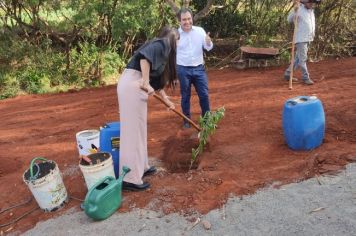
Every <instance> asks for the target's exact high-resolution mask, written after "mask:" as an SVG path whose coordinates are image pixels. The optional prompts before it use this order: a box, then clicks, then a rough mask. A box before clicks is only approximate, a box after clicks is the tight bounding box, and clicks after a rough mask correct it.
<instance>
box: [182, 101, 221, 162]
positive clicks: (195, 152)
mask: <svg viewBox="0 0 356 236" xmlns="http://www.w3.org/2000/svg"><path fill="white" fill-rule="evenodd" d="M224 115H225V108H224V107H220V108H219V109H217V110H216V111H213V112H211V111H208V112H206V113H205V115H204V116H203V117H200V118H199V126H200V128H201V131H200V135H199V145H198V147H197V148H192V159H191V161H190V168H189V169H191V168H192V165H193V163H194V162H195V160H196V159H197V157H198V156H199V154H201V153H202V152H203V151H204V147H205V146H206V144H207V143H208V138H209V135H211V134H213V133H214V132H215V130H216V127H217V124H218V123H219V121H220V120H221V118H223V117H224Z"/></svg>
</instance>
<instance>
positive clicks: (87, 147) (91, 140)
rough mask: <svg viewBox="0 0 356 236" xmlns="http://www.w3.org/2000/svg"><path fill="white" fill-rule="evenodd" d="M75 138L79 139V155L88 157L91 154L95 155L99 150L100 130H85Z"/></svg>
mask: <svg viewBox="0 0 356 236" xmlns="http://www.w3.org/2000/svg"><path fill="white" fill-rule="evenodd" d="M75 136H76V138H77V147H78V151H79V155H84V156H87V155H89V154H91V153H95V152H96V151H97V149H98V148H99V137H100V131H99V130H95V129H92V130H83V131H80V132H78V133H77V134H76V135H75Z"/></svg>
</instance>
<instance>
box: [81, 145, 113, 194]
mask: <svg viewBox="0 0 356 236" xmlns="http://www.w3.org/2000/svg"><path fill="white" fill-rule="evenodd" d="M88 158H89V159H91V160H94V159H97V158H100V159H105V160H104V161H101V162H100V163H97V164H92V165H89V164H88V165H87V164H86V165H84V162H83V160H81V161H80V162H79V168H80V170H81V171H82V173H83V176H84V180H85V183H86V185H87V188H88V190H89V189H90V188H91V187H92V186H93V185H94V184H96V183H98V182H99V181H100V180H102V179H103V178H105V177H106V176H112V177H114V178H115V172H114V165H113V160H112V156H111V154H110V153H109V152H98V153H93V154H90V155H88Z"/></svg>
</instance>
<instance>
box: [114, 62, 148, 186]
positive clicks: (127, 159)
mask: <svg viewBox="0 0 356 236" xmlns="http://www.w3.org/2000/svg"><path fill="white" fill-rule="evenodd" d="M141 81H142V74H141V72H140V71H136V70H133V69H125V70H124V72H123V73H122V75H121V76H120V79H119V82H118V86H117V93H118V99H119V108H120V109H119V111H120V171H122V167H123V166H127V167H129V168H130V169H131V171H130V172H129V173H128V174H127V175H126V176H125V178H124V181H126V182H129V183H133V184H142V183H143V182H142V176H143V173H144V171H145V170H147V169H148V168H149V165H148V153H147V99H148V94H147V93H146V92H145V91H142V90H141V89H140V84H141Z"/></svg>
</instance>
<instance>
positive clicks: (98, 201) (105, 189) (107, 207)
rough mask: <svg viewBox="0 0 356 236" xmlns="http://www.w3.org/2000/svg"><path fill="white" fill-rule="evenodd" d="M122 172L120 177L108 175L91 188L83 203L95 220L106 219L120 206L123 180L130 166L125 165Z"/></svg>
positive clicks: (88, 214)
mask: <svg viewBox="0 0 356 236" xmlns="http://www.w3.org/2000/svg"><path fill="white" fill-rule="evenodd" d="M122 172H123V173H122V174H121V175H120V176H119V178H118V179H115V178H114V177H112V176H107V177H105V178H104V179H102V180H101V181H100V182H98V183H96V184H95V185H93V186H92V187H91V188H90V190H89V192H88V193H87V195H86V196H85V200H84V204H83V207H84V211H85V214H87V216H89V217H90V218H92V219H94V220H105V219H106V218H108V217H109V216H111V215H112V214H113V213H114V212H115V211H116V210H117V209H118V208H119V207H120V205H121V199H122V196H121V193H122V181H123V179H124V176H125V175H126V174H127V173H128V172H130V168H128V167H126V166H124V167H123V168H122Z"/></svg>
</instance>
